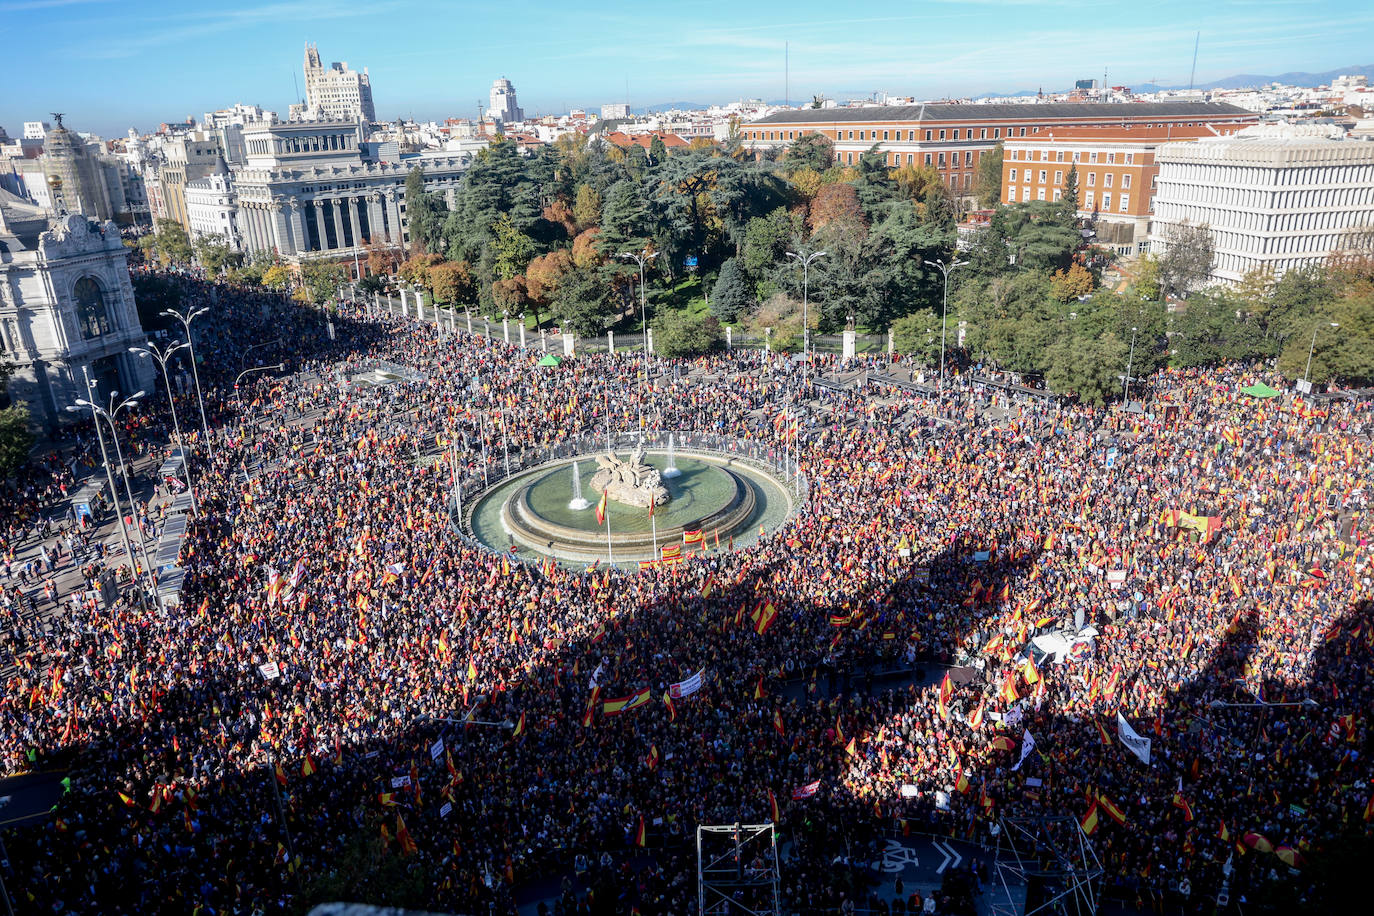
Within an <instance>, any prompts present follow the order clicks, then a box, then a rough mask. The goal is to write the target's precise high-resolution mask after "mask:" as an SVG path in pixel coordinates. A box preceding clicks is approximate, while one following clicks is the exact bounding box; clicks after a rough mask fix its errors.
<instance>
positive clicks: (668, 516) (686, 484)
mask: <svg viewBox="0 0 1374 916" xmlns="http://www.w3.org/2000/svg"><path fill="white" fill-rule="evenodd" d="M612 454H614V455H615V456H616V457H615V458H614V459H611V458H608V457H607V453H606V452H605V451H604V450H602V451H600V452H590V451H584V452H582V453H580V454H575V455H571V456H569V457H558V458H552V459H550V460H548V461H545V462H543V463H541V464H539V465H537V466H535V467H532V468H528V469H526V470H521V471H516V472H514V473H513V474H512V475H511V476H510V477H509V478H507V479H505V480H503V481H500V482H498V483H495V484H494V485H492V486H490V487H489V488H487V489H485V490H484V491H483V492H481V493H479V494H477V495H476V496H475V497H474V498H473V499H472V501H471V502H470V503H469V504H468V506H467V507H466V508H468V509H469V510H470V511H468V512H467V513H466V514H465V515H464V519H463V523H464V524H463V527H464V529H465V531H466V532H467V533H468V534H470V535H471V536H472V537H473V538H474V539H475V540H477V541H478V542H480V543H481V544H483V545H484V546H486V547H488V548H490V549H492V550H497V551H502V552H510V553H513V554H515V555H516V556H520V557H523V558H526V559H530V560H538V559H540V558H551V559H553V560H555V561H557V562H562V563H568V564H586V563H591V562H596V561H599V562H601V563H611V564H615V565H620V564H628V563H640V562H644V561H649V560H654V559H658V558H660V557H666V558H668V559H671V558H672V556H673V548H674V547H679V548H680V549H681V554H682V555H686V554H687V553H689V552H697V551H705V550H711V551H714V550H727V549H731V548H734V547H740V546H746V545H748V544H751V543H753V542H754V541H755V540H757V539H758V537H759V535H760V533H761V532H765V533H766V532H767V531H770V530H773V529H774V528H776V527H777V526H778V525H780V524H781V523H782V522H783V520H785V519H786V518H787V516H788V514H789V513H790V511H791V509H792V506H793V504H794V500H795V496H794V495H793V493H792V492H791V488H790V487H789V486H788V484H787V483H785V482H784V481H783V480H782V479H781V477H779V476H775V475H774V473H772V469H771V468H769V467H768V465H767V464H765V463H763V462H760V461H757V460H746V459H744V458H743V457H742V456H732V455H730V454H728V453H721V452H716V451H713V450H712V451H708V450H697V449H691V448H686V449H678V450H676V451H675V452H670V451H668V450H666V449H664V450H649V451H643V452H641V451H639V450H638V449H636V450H635V452H634V453H631V450H630V449H624V448H622V449H618V450H617V451H616V452H614V453H612ZM627 455H628V456H629V457H630V458H631V459H636V460H639V461H642V463H641V464H640V465H639V467H640V469H641V470H642V471H644V472H645V473H646V475H647V476H649V477H651V478H652V479H653V486H654V487H655V488H656V490H655V493H656V495H655V496H654V498H653V499H652V500H649V499H647V498H645V499H643V502H645V503H648V505H636V504H629V503H627V502H623V501H618V499H617V498H614V496H613V495H611V496H608V498H607V499H606V500H605V504H604V522H599V521H598V519H597V511H598V510H597V504H598V502H600V501H601V498H602V490H603V488H602V487H601V486H600V485H601V484H603V483H604V481H605V471H604V465H606V464H608V463H609V462H611V461H616V462H620V463H624V462H623V461H622V459H624V458H625V457H626V456H627ZM598 462H600V463H601V465H602V466H603V469H602V470H598ZM598 475H599V476H598ZM594 478H596V482H595V483H594V481H593V479H594ZM610 489H611V494H614V493H615V490H614V486H612V487H611V488H610ZM625 498H629V499H633V498H634V497H633V496H627V497H625ZM651 510H652V511H651ZM665 549H666V553H665Z"/></svg>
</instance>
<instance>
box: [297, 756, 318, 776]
mask: <svg viewBox="0 0 1374 916" xmlns="http://www.w3.org/2000/svg"><path fill="white" fill-rule="evenodd" d="M315 769H316V767H315V761H314V760H312V759H310V755H309V754H306V755H305V762H304V763H302V764H301V775H302V776H314V775H315Z"/></svg>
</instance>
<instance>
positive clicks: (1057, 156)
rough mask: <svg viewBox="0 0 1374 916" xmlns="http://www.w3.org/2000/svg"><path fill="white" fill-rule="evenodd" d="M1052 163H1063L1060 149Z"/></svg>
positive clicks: (1062, 153)
mask: <svg viewBox="0 0 1374 916" xmlns="http://www.w3.org/2000/svg"><path fill="white" fill-rule="evenodd" d="M1054 161H1055V162H1063V161H1064V151H1063V150H1062V149H1061V150H1058V151H1057V154H1056V155H1055V158H1054Z"/></svg>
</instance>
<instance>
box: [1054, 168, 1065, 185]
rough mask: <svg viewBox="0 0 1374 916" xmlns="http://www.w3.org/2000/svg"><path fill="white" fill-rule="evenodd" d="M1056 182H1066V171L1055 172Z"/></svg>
mask: <svg viewBox="0 0 1374 916" xmlns="http://www.w3.org/2000/svg"><path fill="white" fill-rule="evenodd" d="M1054 183H1055V184H1063V183H1064V173H1063V172H1062V171H1056V172H1055V173H1054Z"/></svg>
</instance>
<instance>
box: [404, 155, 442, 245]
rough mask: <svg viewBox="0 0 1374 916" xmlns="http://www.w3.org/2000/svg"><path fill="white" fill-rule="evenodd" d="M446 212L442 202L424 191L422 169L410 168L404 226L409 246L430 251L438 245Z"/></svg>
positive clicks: (407, 176) (407, 175)
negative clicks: (408, 236)
mask: <svg viewBox="0 0 1374 916" xmlns="http://www.w3.org/2000/svg"><path fill="white" fill-rule="evenodd" d="M446 212H447V208H445V207H444V204H443V202H442V200H440V199H439V198H438V197H436V196H435V195H432V194H429V193H428V192H426V191H425V171H424V169H422V168H420V166H418V165H417V166H414V167H412V168H411V170H410V171H409V172H408V173H407V174H406V225H407V226H408V227H409V228H410V244H411V245H412V246H413V247H414V248H415V249H416V250H417V251H420V252H426V251H430V250H431V248H432V246H436V245H438V244H439V240H440V236H441V229H442V226H443V217H444V214H445V213H446Z"/></svg>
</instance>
